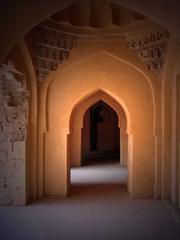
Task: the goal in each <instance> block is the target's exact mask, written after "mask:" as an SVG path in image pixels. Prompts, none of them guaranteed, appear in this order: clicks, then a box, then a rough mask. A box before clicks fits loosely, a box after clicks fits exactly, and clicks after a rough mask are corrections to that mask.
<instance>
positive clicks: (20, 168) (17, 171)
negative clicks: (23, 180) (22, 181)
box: [14, 160, 25, 176]
mask: <svg viewBox="0 0 180 240" xmlns="http://www.w3.org/2000/svg"><path fill="white" fill-rule="evenodd" d="M24 175H25V166H24V162H23V161H22V160H14V176H24Z"/></svg>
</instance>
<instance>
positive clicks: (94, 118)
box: [81, 101, 120, 164]
mask: <svg viewBox="0 0 180 240" xmlns="http://www.w3.org/2000/svg"><path fill="white" fill-rule="evenodd" d="M81 142H82V143H81V162H82V164H84V163H86V162H89V163H90V162H91V160H93V159H97V160H100V159H102V160H103V159H104V160H105V159H116V160H120V128H119V127H118V115H117V113H116V112H115V111H114V109H112V108H111V107H110V106H109V105H108V104H106V103H105V102H104V101H98V102H97V103H95V104H94V105H92V106H91V107H90V108H88V109H87V111H86V112H85V115H84V119H83V128H82V131H81Z"/></svg>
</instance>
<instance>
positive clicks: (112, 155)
mask: <svg viewBox="0 0 180 240" xmlns="http://www.w3.org/2000/svg"><path fill="white" fill-rule="evenodd" d="M127 127H128V123H127V118H126V114H125V112H124V110H123V108H122V107H121V105H120V104H119V103H118V102H117V101H116V100H115V99H114V98H113V97H111V96H110V95H109V94H107V93H106V92H104V91H102V90H97V91H95V92H93V93H91V94H90V95H88V96H87V97H85V98H84V99H82V100H81V101H80V102H79V103H78V104H77V105H76V106H75V107H74V109H73V111H72V114H71V121H70V136H69V142H70V149H71V151H70V152H71V155H70V165H71V171H70V172H71V193H72V194H74V191H75V192H76V191H77V189H79V190H80V189H83V192H86V191H87V189H86V188H84V186H86V187H87V186H88V189H89V188H90V192H92V193H93V192H94V189H95V188H96V190H97V191H101V190H102V188H103V189H104V191H108V189H111V191H112V189H114V190H115V192H116V193H118V194H119V193H120V192H119V190H120V186H123V190H125V191H123V192H126V194H127V190H126V189H127V185H128V184H127V183H128V182H129V181H130V177H128V174H127V173H128V171H127V165H128V164H127V163H128V133H127ZM120 129H121V131H120ZM120 139H121V141H120ZM120 163H121V164H120ZM127 179H129V180H127ZM110 186H111V187H110ZM91 187H92V188H91ZM94 187H95V188H94ZM75 189H76V190H75Z"/></svg>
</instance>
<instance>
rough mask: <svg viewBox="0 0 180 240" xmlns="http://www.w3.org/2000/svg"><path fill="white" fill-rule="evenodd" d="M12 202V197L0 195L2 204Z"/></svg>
mask: <svg viewBox="0 0 180 240" xmlns="http://www.w3.org/2000/svg"><path fill="white" fill-rule="evenodd" d="M9 204H11V199H10V198H8V197H0V206H3V205H9Z"/></svg>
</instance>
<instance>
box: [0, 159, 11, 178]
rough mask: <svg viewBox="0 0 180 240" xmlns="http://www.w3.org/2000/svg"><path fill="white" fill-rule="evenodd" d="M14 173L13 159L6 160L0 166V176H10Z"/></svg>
mask: <svg viewBox="0 0 180 240" xmlns="http://www.w3.org/2000/svg"><path fill="white" fill-rule="evenodd" d="M13 173H14V163H13V161H7V162H6V164H4V166H3V167H1V168H0V177H3V178H6V177H12V176H13Z"/></svg>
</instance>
